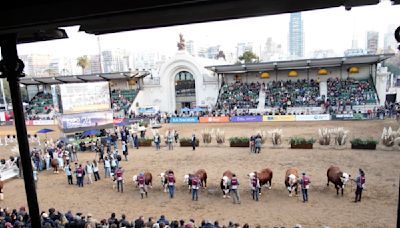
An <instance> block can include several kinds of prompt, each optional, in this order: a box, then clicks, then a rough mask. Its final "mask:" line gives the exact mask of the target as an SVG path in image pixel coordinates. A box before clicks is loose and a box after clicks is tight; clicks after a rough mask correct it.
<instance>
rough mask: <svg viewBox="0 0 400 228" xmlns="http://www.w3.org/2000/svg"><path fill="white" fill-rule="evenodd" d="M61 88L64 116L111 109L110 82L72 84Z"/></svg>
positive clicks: (63, 85)
mask: <svg viewBox="0 0 400 228" xmlns="http://www.w3.org/2000/svg"><path fill="white" fill-rule="evenodd" d="M59 86H60V95H61V101H62V105H61V106H62V110H63V111H62V113H63V114H72V113H82V112H93V111H108V110H110V109H111V108H110V91H109V87H108V82H91V83H71V84H62V85H59Z"/></svg>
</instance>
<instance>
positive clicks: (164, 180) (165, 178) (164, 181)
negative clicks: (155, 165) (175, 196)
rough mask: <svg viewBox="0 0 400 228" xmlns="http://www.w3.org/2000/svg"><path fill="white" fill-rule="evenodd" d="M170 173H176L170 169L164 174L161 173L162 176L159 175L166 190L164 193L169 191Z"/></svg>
mask: <svg viewBox="0 0 400 228" xmlns="http://www.w3.org/2000/svg"><path fill="white" fill-rule="evenodd" d="M170 172H172V174H174V171H172V170H170V169H169V170H167V171H165V172H164V173H160V175H158V176H159V177H160V180H161V186H162V188H163V189H164V192H167V190H168V181H167V177H168V174H169V173H170Z"/></svg>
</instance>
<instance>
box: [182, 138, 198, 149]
mask: <svg viewBox="0 0 400 228" xmlns="http://www.w3.org/2000/svg"><path fill="white" fill-rule="evenodd" d="M179 144H180V145H181V146H182V147H191V146H192V139H191V138H180V139H179ZM199 144H200V141H199V139H197V138H196V147H198V146H199Z"/></svg>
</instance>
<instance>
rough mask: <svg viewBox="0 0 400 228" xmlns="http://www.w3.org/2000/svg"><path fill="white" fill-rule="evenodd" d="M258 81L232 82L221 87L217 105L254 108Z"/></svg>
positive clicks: (232, 107)
mask: <svg viewBox="0 0 400 228" xmlns="http://www.w3.org/2000/svg"><path fill="white" fill-rule="evenodd" d="M260 88H261V84H260V83H240V82H234V83H230V84H224V85H223V86H222V88H221V91H220V94H219V97H218V102H217V105H218V107H219V108H220V109H225V110H232V109H235V108H237V109H255V108H257V106H258V97H259V93H260Z"/></svg>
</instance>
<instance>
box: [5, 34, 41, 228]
mask: <svg viewBox="0 0 400 228" xmlns="http://www.w3.org/2000/svg"><path fill="white" fill-rule="evenodd" d="M0 46H1V55H2V57H3V59H2V60H1V62H0V71H1V73H2V75H1V76H2V77H6V78H7V80H8V83H9V85H10V93H11V100H12V106H13V112H14V122H15V129H16V131H17V139H18V145H19V153H20V156H21V163H22V171H23V175H24V182H25V192H26V199H27V201H28V207H29V215H30V217H31V227H41V222H40V215H39V205H38V201H37V195H36V189H35V182H34V180H33V170H32V162H31V156H30V150H29V143H28V136H27V131H26V125H25V118H24V111H23V107H22V100H21V91H20V87H19V77H21V76H22V75H23V73H22V72H23V69H24V64H23V62H22V61H21V60H20V59H18V53H17V35H16V34H7V35H2V36H0Z"/></svg>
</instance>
